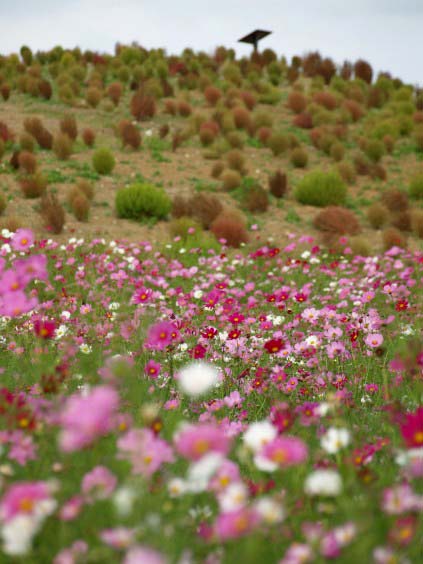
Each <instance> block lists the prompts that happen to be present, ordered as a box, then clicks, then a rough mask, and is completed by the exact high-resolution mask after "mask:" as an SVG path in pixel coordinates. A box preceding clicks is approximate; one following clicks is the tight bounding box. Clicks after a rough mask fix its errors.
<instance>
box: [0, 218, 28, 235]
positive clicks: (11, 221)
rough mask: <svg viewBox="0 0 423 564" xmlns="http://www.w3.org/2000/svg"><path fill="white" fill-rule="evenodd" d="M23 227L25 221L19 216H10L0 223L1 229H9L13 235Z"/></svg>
mask: <svg viewBox="0 0 423 564" xmlns="http://www.w3.org/2000/svg"><path fill="white" fill-rule="evenodd" d="M23 225H24V223H23V219H22V218H21V217H19V216H17V215H8V216H6V217H4V218H2V221H1V222H0V227H1V229H7V230H8V231H11V232H12V233H14V232H15V231H17V230H18V229H20V228H21V227H23Z"/></svg>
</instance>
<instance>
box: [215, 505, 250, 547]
mask: <svg viewBox="0 0 423 564" xmlns="http://www.w3.org/2000/svg"><path fill="white" fill-rule="evenodd" d="M259 522H260V517H259V515H258V513H256V512H255V511H254V510H252V509H250V508H247V507H243V508H241V509H237V510H236V511H229V512H227V513H221V514H220V515H219V516H218V518H217V520H216V524H215V531H216V535H217V537H218V538H219V540H223V541H224V540H229V539H236V538H238V537H241V536H243V535H246V534H248V533H249V532H250V531H251V530H252V529H253V528H254V527H255V526H256V525H257V524H258V523H259Z"/></svg>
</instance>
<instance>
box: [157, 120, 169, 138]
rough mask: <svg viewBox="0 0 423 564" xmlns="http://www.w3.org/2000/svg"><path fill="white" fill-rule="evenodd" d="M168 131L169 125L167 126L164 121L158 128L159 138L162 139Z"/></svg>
mask: <svg viewBox="0 0 423 564" xmlns="http://www.w3.org/2000/svg"><path fill="white" fill-rule="evenodd" d="M169 131H170V127H169V126H168V124H167V123H164V124H163V125H161V126H160V128H159V137H160V139H164V138H165V137H166V136H167V135H168V133H169Z"/></svg>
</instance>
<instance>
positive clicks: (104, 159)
mask: <svg viewBox="0 0 423 564" xmlns="http://www.w3.org/2000/svg"><path fill="white" fill-rule="evenodd" d="M92 162H93V167H94V170H95V171H96V172H98V174H110V173H111V172H112V170H113V169H114V168H115V158H114V156H113V153H112V152H111V151H110V149H107V148H106V147H101V148H100V149H97V150H96V152H95V153H94V155H93V161H92Z"/></svg>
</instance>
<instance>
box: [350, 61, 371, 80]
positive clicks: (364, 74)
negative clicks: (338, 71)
mask: <svg viewBox="0 0 423 564" xmlns="http://www.w3.org/2000/svg"><path fill="white" fill-rule="evenodd" d="M354 74H355V77H356V78H360V79H361V80H364V82H367V83H368V84H370V83H371V82H372V78H373V69H372V67H371V65H370V64H369V63H368V62H367V61H364V60H363V59H359V60H358V61H356V63H355V65H354Z"/></svg>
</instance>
